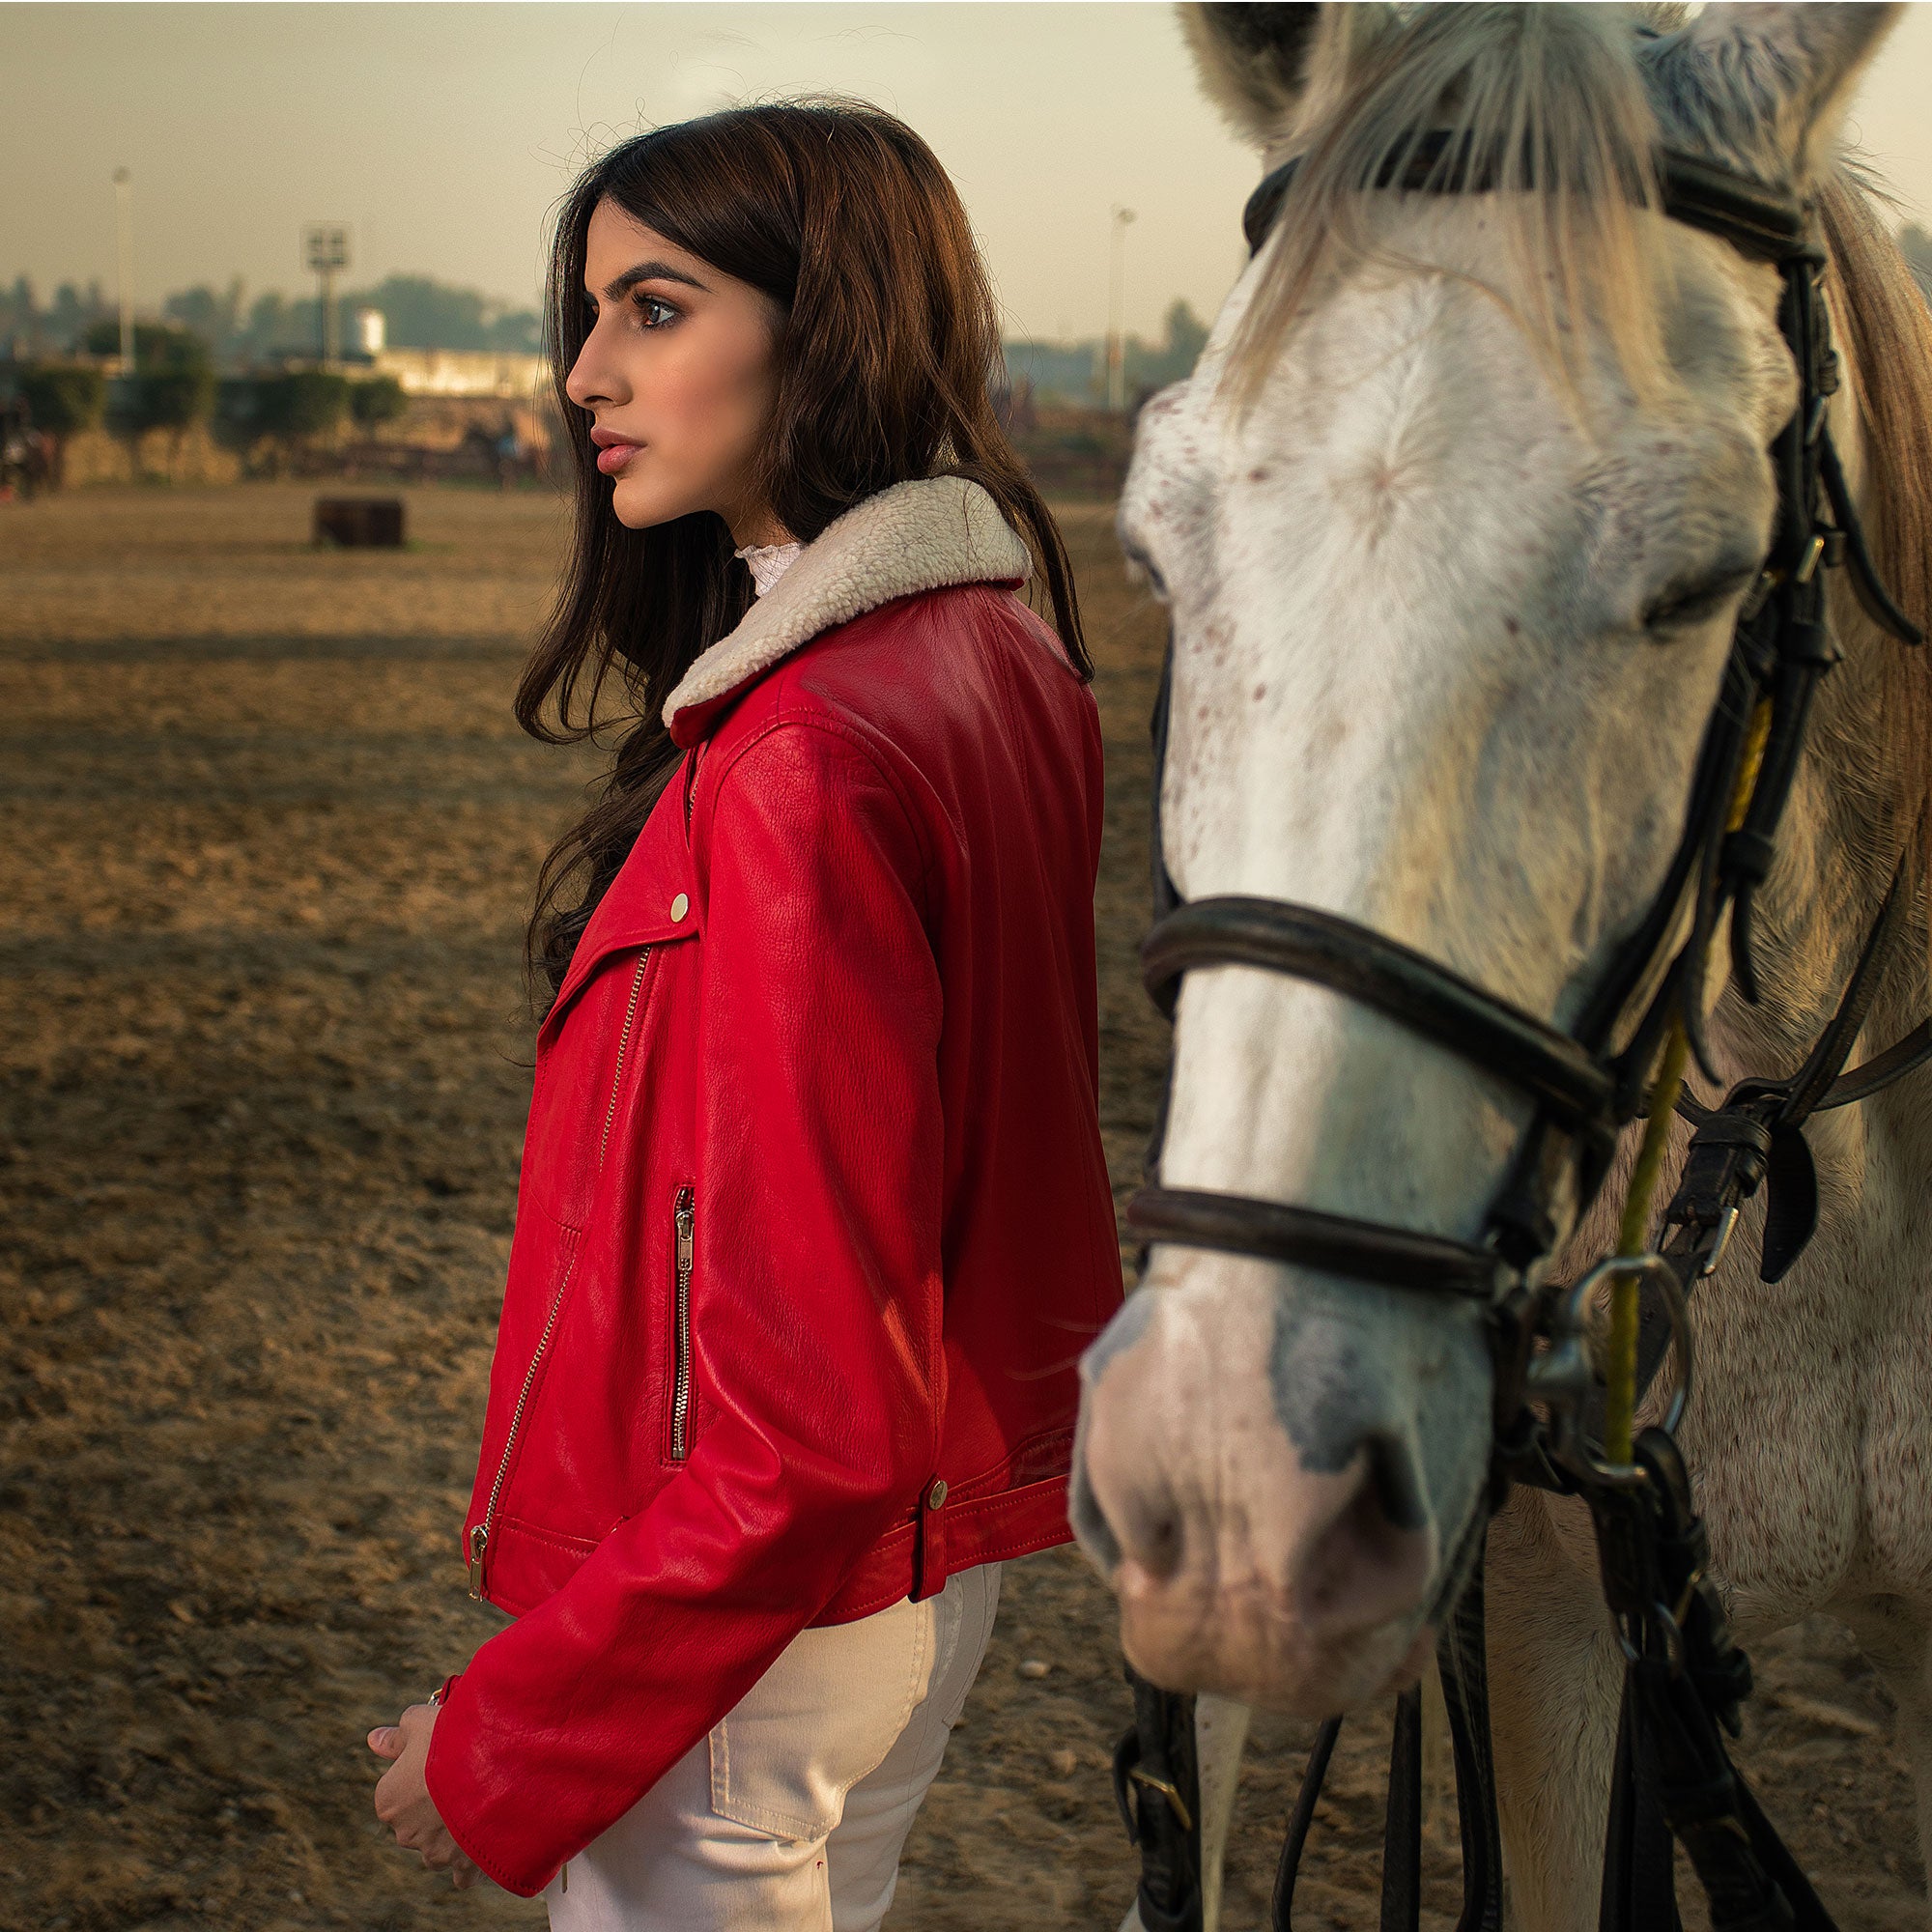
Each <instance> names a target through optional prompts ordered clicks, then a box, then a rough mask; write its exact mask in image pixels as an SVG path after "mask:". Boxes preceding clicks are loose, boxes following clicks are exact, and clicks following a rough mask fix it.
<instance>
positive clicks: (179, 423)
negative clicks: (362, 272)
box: [6, 318, 409, 484]
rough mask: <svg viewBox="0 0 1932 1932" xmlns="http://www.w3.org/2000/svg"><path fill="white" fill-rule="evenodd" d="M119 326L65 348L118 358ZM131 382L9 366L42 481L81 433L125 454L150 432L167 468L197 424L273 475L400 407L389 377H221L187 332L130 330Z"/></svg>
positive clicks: (100, 325) (327, 373)
mask: <svg viewBox="0 0 1932 1932" xmlns="http://www.w3.org/2000/svg"><path fill="white" fill-rule="evenodd" d="M120 342H121V326H120V323H119V321H118V320H116V319H113V318H106V319H102V320H100V321H98V322H96V323H94V324H92V325H91V326H90V327H87V328H85V329H83V330H82V332H81V336H80V339H79V341H78V342H77V343H76V344H75V345H74V347H75V349H76V350H77V351H79V352H80V353H82V354H84V355H89V356H98V357H106V356H109V355H116V354H118V353H119V350H120ZM134 368H135V373H134V375H133V376H131V377H127V378H122V379H120V380H118V381H115V382H112V383H110V382H109V380H108V378H107V376H106V375H105V373H104V372H103V370H102V367H101V364H100V362H99V361H67V360H61V359H59V358H53V357H49V358H44V359H31V360H16V361H15V362H14V365H13V368H12V371H11V379H10V381H9V383H8V384H6V386H8V387H10V388H11V390H12V399H11V400H10V403H9V407H10V408H18V407H19V406H22V405H23V406H24V412H25V413H24V416H23V418H21V426H22V427H24V428H26V429H30V430H32V431H34V432H36V433H37V434H39V435H41V436H43V437H44V438H46V439H47V440H48V443H49V444H50V446H51V448H50V463H49V480H50V481H52V482H54V483H56V484H58V483H59V481H60V479H61V472H62V469H63V467H64V463H65V457H66V450H67V444H68V441H69V440H70V439H71V438H72V437H73V436H76V435H78V434H79V433H80V432H81V431H82V430H88V429H95V428H101V427H104V428H106V429H108V430H110V431H111V432H113V433H114V434H115V435H117V436H122V437H125V438H126V439H128V443H129V446H130V451H133V450H137V449H138V446H139V443H140V440H141V439H142V438H143V437H145V436H147V435H148V434H150V433H151V432H152V431H155V430H162V431H165V432H167V433H168V435H169V437H170V439H171V443H170V463H169V468H170V469H171V470H172V469H173V467H174V465H175V463H177V462H179V460H180V456H181V448H182V442H183V440H184V439H185V437H186V436H187V434H188V433H189V432H190V431H191V430H194V429H196V428H199V427H203V426H206V427H207V428H208V429H209V430H210V431H211V432H212V433H213V436H214V437H215V439H216V440H217V441H219V442H222V443H224V444H225V445H226V446H227V447H229V448H231V449H235V450H238V451H240V452H241V456H242V458H243V460H244V461H245V462H246V464H247V465H248V467H249V469H253V470H268V471H270V472H272V471H274V470H276V469H280V468H281V467H282V466H283V463H284V462H285V460H286V459H287V457H289V456H290V455H291V454H293V453H294V451H295V450H297V449H298V448H300V447H302V446H303V445H305V444H308V443H311V442H315V441H318V440H323V439H325V438H327V437H331V436H333V435H334V434H335V433H336V432H337V431H338V430H340V429H341V428H342V426H343V424H344V423H345V422H353V423H354V424H355V427H356V428H357V429H359V430H360V431H362V432H363V433H364V434H365V435H366V434H368V433H369V432H371V431H373V430H375V429H377V428H380V427H381V426H382V425H383V424H384V423H389V422H394V421H395V420H396V419H397V418H398V417H399V416H401V415H402V414H403V412H404V411H405V410H407V409H408V407H409V398H408V396H407V395H405V394H404V391H403V386H402V384H400V383H398V382H397V381H396V379H395V378H394V377H393V376H369V377H362V378H359V379H358V378H352V377H349V376H345V375H341V374H338V373H337V372H335V371H333V370H326V369H287V370H280V371H275V370H270V371H265V372H259V373H255V374H249V375H240V376H222V375H221V374H220V373H219V372H218V371H217V370H216V368H215V366H214V360H213V353H212V351H211V350H210V347H209V345H208V343H207V341H206V340H205V339H204V338H203V337H202V336H201V335H200V334H199V333H197V332H196V331H195V330H193V329H190V328H180V327H166V326H164V325H161V324H158V323H137V324H136V325H135V328H134Z"/></svg>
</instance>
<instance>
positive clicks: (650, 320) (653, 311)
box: [638, 296, 678, 328]
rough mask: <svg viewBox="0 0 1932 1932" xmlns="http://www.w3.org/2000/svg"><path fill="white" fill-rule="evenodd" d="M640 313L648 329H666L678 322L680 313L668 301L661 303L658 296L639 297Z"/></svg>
mask: <svg viewBox="0 0 1932 1932" xmlns="http://www.w3.org/2000/svg"><path fill="white" fill-rule="evenodd" d="M638 312H639V315H640V316H642V318H643V324H644V327H646V328H664V327H667V326H668V325H669V324H670V323H673V322H675V321H676V320H677V315H678V312H677V310H676V309H674V308H672V307H671V305H670V303H669V302H668V301H660V300H659V299H658V298H657V297H656V296H639V298H638Z"/></svg>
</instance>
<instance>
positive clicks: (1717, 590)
mask: <svg viewBox="0 0 1932 1932" xmlns="http://www.w3.org/2000/svg"><path fill="white" fill-rule="evenodd" d="M1756 575H1757V571H1756V569H1755V567H1753V568H1751V569H1749V570H1727V571H1726V572H1725V573H1724V574H1723V575H1722V576H1721V577H1714V578H1706V579H1705V580H1704V581H1703V582H1701V583H1695V584H1691V585H1690V586H1688V587H1680V588H1673V589H1670V590H1667V591H1665V592H1664V593H1663V595H1662V597H1660V598H1659V599H1658V600H1657V601H1656V602H1655V603H1654V604H1652V605H1650V606H1649V607H1648V608H1647V609H1646V610H1645V611H1644V613H1643V628H1644V629H1645V630H1646V631H1650V632H1654V633H1656V634H1658V635H1660V636H1667V635H1669V634H1670V633H1672V632H1675V631H1687V630H1689V629H1690V628H1691V626H1693V625H1696V624H1702V623H1704V622H1706V621H1708V620H1709V619H1710V618H1712V617H1715V616H1716V615H1717V614H1718V612H1719V611H1721V610H1722V609H1723V608H1724V606H1725V605H1726V604H1728V603H1729V602H1730V600H1731V599H1732V598H1733V597H1735V596H1737V594H1738V593H1739V592H1740V591H1741V590H1743V589H1744V588H1745V586H1746V585H1747V583H1749V582H1750V581H1751V579H1752V578H1754V577H1755V576H1756Z"/></svg>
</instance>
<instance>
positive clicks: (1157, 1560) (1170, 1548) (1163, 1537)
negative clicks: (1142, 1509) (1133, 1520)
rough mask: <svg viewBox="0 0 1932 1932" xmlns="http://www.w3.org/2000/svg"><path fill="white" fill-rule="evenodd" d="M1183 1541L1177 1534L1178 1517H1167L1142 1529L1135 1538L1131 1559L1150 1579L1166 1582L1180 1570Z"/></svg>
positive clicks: (1160, 1518) (1162, 1517)
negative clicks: (1134, 1560) (1133, 1558)
mask: <svg viewBox="0 0 1932 1932" xmlns="http://www.w3.org/2000/svg"><path fill="white" fill-rule="evenodd" d="M1185 1548H1186V1539H1185V1538H1184V1537H1183V1536H1182V1535H1181V1533H1180V1519H1179V1516H1176V1515H1173V1514H1167V1515H1163V1516H1159V1517H1156V1518H1154V1519H1153V1520H1151V1521H1149V1522H1147V1523H1145V1524H1144V1525H1143V1526H1142V1534H1141V1535H1139V1536H1137V1537H1136V1538H1135V1539H1134V1556H1135V1559H1136V1560H1137V1561H1138V1562H1139V1564H1140V1566H1141V1568H1142V1569H1143V1570H1145V1571H1146V1572H1147V1573H1148V1575H1149V1576H1151V1577H1155V1578H1157V1579H1158V1580H1159V1581H1161V1582H1163V1583H1164V1582H1166V1581H1167V1579H1168V1578H1169V1577H1172V1576H1173V1575H1174V1574H1175V1573H1176V1572H1177V1571H1178V1570H1179V1568H1180V1559H1181V1553H1182V1551H1183V1550H1184V1549H1185Z"/></svg>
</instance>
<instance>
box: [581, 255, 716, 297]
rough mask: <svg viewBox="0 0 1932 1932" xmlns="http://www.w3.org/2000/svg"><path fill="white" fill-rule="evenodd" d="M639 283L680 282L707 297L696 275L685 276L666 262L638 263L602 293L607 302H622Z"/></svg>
mask: <svg viewBox="0 0 1932 1932" xmlns="http://www.w3.org/2000/svg"><path fill="white" fill-rule="evenodd" d="M639 282H682V283H683V284H684V286H685V287H686V288H688V289H697V290H700V291H701V292H702V293H703V294H705V295H709V294H710V293H711V291H710V290H709V289H707V288H705V286H704V284H703V283H702V282H700V281H699V280H698V279H697V277H696V275H687V274H686V273H685V272H684V270H682V269H673V268H672V267H671V265H670V264H669V263H668V262H639V264H638V265H637V267H636V268H634V269H626V270H624V272H623V273H622V274H621V275H619V276H618V277H617V279H616V280H615V281H613V282H611V283H610V284H609V285H608V286H607V287H606V289H605V291H604V299H605V300H606V301H608V302H618V301H622V300H623V299H624V298H625V297H626V296H627V295H629V294H630V293H631V291H632V290H633V289H634V288H636V287H637V286H638V284H639Z"/></svg>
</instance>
